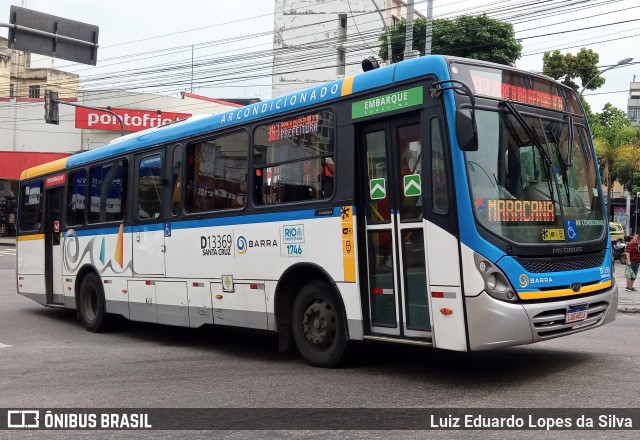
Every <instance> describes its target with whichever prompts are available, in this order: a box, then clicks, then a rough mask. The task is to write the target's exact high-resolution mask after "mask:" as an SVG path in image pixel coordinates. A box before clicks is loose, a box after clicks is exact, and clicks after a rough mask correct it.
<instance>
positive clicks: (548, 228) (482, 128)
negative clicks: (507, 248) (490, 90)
mask: <svg viewBox="0 0 640 440" xmlns="http://www.w3.org/2000/svg"><path fill="white" fill-rule="evenodd" d="M515 112H517V111H516V110H513V111H511V112H510V111H507V110H501V111H488V110H476V118H477V125H478V145H479V148H478V150H477V151H473V152H466V153H465V158H466V160H465V162H466V167H467V174H468V178H469V187H470V191H471V196H472V201H473V209H474V213H475V217H476V220H477V222H478V223H480V224H481V225H482V226H483V227H485V228H486V229H488V230H489V231H491V232H493V233H494V234H497V235H499V236H502V237H504V238H507V239H509V240H511V241H513V242H516V243H522V244H530V243H553V242H558V243H575V242H584V241H589V240H594V239H598V238H600V237H601V236H602V234H603V232H604V225H605V220H604V219H605V217H604V208H603V198H602V194H601V191H600V188H599V185H598V177H597V168H596V166H597V164H596V160H595V157H594V155H593V148H592V145H591V142H590V136H589V135H588V132H587V130H586V128H585V127H583V126H581V125H578V124H570V123H569V119H568V118H564V119H548V118H544V117H540V116H532V115H531V114H527V115H521V117H522V119H521V121H518V118H517V117H516V116H518V115H516V114H515ZM523 124H527V125H528V127H529V129H527V127H525V126H524V125H523ZM532 135H534V136H535V137H537V140H535V139H531V137H532ZM536 141H537V142H539V144H538V145H537V146H536ZM540 147H541V148H540Z"/></svg>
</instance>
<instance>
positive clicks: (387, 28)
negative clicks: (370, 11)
mask: <svg viewBox="0 0 640 440" xmlns="http://www.w3.org/2000/svg"><path fill="white" fill-rule="evenodd" d="M371 3H373V6H375V7H376V11H378V14H379V15H380V20H382V25H383V26H384V32H385V34H386V35H387V54H388V58H389V64H393V56H392V53H391V33H390V32H389V26H387V22H386V21H385V20H384V15H382V11H380V8H379V7H378V4H377V3H376V2H375V0H371Z"/></svg>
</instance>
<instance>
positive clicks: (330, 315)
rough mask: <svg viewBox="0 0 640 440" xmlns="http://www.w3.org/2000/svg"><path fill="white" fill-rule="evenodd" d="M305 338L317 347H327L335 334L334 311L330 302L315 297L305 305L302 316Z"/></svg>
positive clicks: (331, 342)
mask: <svg viewBox="0 0 640 440" xmlns="http://www.w3.org/2000/svg"><path fill="white" fill-rule="evenodd" d="M302 329H303V332H304V335H305V337H306V338H307V340H308V341H309V342H310V343H312V344H313V345H315V346H317V347H318V348H324V349H326V348H329V347H330V346H331V344H333V341H334V339H335V336H336V313H335V310H333V307H331V304H329V303H327V302H326V301H323V300H322V299H316V300H314V301H313V302H312V303H310V304H309V305H308V306H307V309H306V310H305V311H304V315H303V317H302Z"/></svg>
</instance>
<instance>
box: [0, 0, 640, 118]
mask: <svg viewBox="0 0 640 440" xmlns="http://www.w3.org/2000/svg"><path fill="white" fill-rule="evenodd" d="M319 1H322V0H319ZM324 1H327V2H330V1H335V0H324ZM382 3H383V2H382V0H378V4H382ZM543 3H545V0H537V2H536V1H533V0H526V1H525V0H434V2H433V8H434V9H433V10H434V17H435V18H453V17H455V16H457V15H461V14H481V13H483V12H486V13H487V14H488V15H489V16H492V17H493V18H496V19H501V20H505V21H509V22H511V23H513V25H514V28H515V31H516V38H519V39H522V44H523V51H522V57H521V58H520V59H519V60H518V61H517V62H516V66H517V67H518V68H522V69H525V70H531V71H540V70H542V56H543V55H542V54H543V53H544V51H550V50H554V49H560V50H561V52H562V53H566V52H570V53H576V52H577V51H579V50H580V48H581V47H587V48H590V49H593V50H594V51H595V52H597V53H598V54H599V55H600V62H599V66H600V67H601V69H605V68H607V67H609V66H612V65H615V64H616V63H617V62H618V61H620V60H622V59H624V58H628V57H632V58H634V63H635V62H638V63H639V64H633V63H632V64H628V65H625V66H623V67H619V68H615V69H611V70H608V71H607V72H604V74H603V76H604V77H605V78H606V83H605V85H604V86H603V87H601V88H600V89H598V90H596V91H585V94H584V95H585V97H586V99H587V101H588V102H589V103H590V104H591V106H592V110H594V111H596V112H598V111H601V109H602V107H603V106H604V104H605V103H607V102H611V103H612V104H613V105H614V106H616V107H618V108H621V109H623V110H626V107H627V98H628V92H627V91H628V89H629V83H630V82H631V81H632V80H633V78H634V75H637V76H638V81H639V82H640V26H639V25H640V0H588V1H582V2H581V5H580V6H579V7H576V6H573V7H566V6H569V5H570V4H571V3H577V1H576V0H546V4H547V5H553V4H555V5H563V4H564V5H565V7H566V8H565V9H563V10H560V11H559V12H560V13H555V14H550V13H549V12H546V13H545V12H540V11H539V9H540V7H542V6H545V5H544V4H543ZM12 4H14V5H16V6H22V7H26V8H28V9H33V10H36V11H40V12H44V13H47V14H52V15H57V16H60V17H64V18H68V19H72V20H77V21H81V22H85V23H89V24H93V25H96V26H99V27H100V37H99V44H100V48H99V50H98V65H97V66H95V67H94V66H84V65H77V64H74V63H70V62H67V61H64V60H56V64H55V67H56V68H59V69H61V70H68V71H71V72H74V73H77V74H79V75H81V81H82V85H83V87H87V88H93V89H97V88H109V87H112V88H114V87H115V88H118V87H123V86H132V87H133V85H136V84H146V85H150V84H151V82H153V83H154V84H160V85H162V87H161V88H160V89H140V90H139V91H155V92H157V93H162V94H173V95H175V94H178V93H179V92H180V91H181V90H186V91H191V90H192V91H193V92H194V93H197V94H202V95H206V96H210V97H216V98H253V97H259V98H261V99H267V98H269V97H270V96H271V78H270V58H269V53H270V51H271V49H272V41H273V12H274V1H273V0H233V1H228V0H181V1H180V2H177V1H175V0H171V1H170V0H135V1H131V0H109V1H100V2H98V1H95V0H93V1H92V0H22V1H21V0H0V22H8V21H9V7H10V5H12ZM536 4H539V6H535V5H536ZM523 5H527V6H525V7H524V9H523ZM536 7H537V8H538V12H537V13H533V14H529V15H525V14H524V12H526V11H527V8H529V11H531V9H535V8H536ZM415 8H416V10H418V11H420V12H422V13H423V14H424V15H426V9H427V1H426V0H415ZM584 28H588V29H584ZM578 29H583V30H578ZM0 36H3V37H6V36H7V28H5V27H0ZM192 60H193V63H194V64H195V65H196V66H197V65H198V64H200V63H202V64H203V66H202V67H201V68H200V69H201V70H200V72H201V73H200V74H196V75H194V77H196V81H195V84H193V83H191V81H190V68H185V69H183V70H182V71H181V72H182V73H180V74H177V73H175V71H173V70H172V69H173V68H174V67H175V66H176V65H185V66H190V64H191V63H192ZM146 70H152V71H154V73H153V74H151V76H149V74H148V73H146V75H143V73H145V71H146ZM197 70H198V68H197V67H196V71H197ZM238 72H242V78H244V79H238V78H234V79H233V80H231V81H230V80H225V79H224V77H225V74H235V75H238ZM123 74H126V75H127V76H123ZM205 77H206V78H205ZM140 78H144V80H141V79H140ZM198 78H201V79H202V81H206V85H205V84H199V83H198V80H197V79H198ZM207 80H208V81H207ZM212 81H214V82H213V84H215V88H213V87H212Z"/></svg>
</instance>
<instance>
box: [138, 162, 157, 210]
mask: <svg viewBox="0 0 640 440" xmlns="http://www.w3.org/2000/svg"><path fill="white" fill-rule="evenodd" d="M161 195H162V157H161V156H160V155H159V154H155V155H153V156H149V157H145V158H143V159H142V160H140V169H139V173H138V218H139V219H141V220H144V219H154V218H158V217H160V210H161V209H162V197H161Z"/></svg>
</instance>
